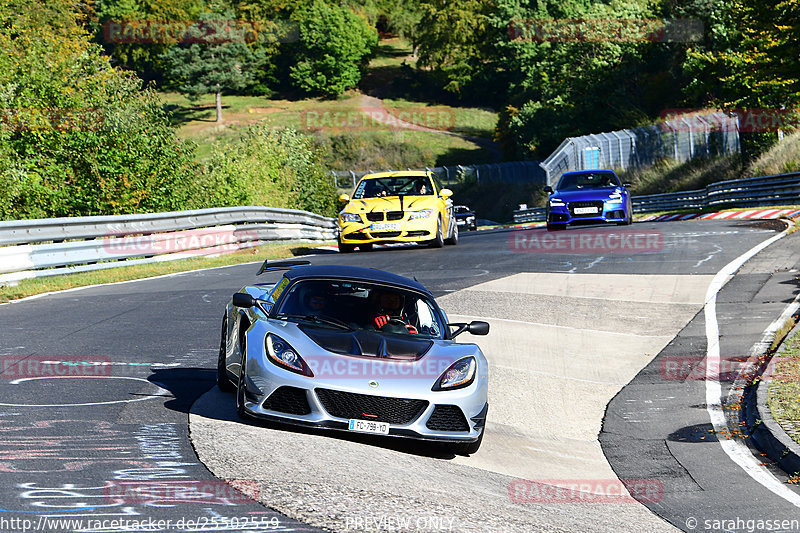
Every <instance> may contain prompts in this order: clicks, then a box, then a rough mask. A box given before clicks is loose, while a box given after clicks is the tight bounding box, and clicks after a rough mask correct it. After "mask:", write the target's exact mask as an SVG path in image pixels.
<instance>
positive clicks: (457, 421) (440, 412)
mask: <svg viewBox="0 0 800 533" xmlns="http://www.w3.org/2000/svg"><path fill="white" fill-rule="evenodd" d="M425 427H427V428H428V429H431V430H433V431H469V424H468V423H467V419H466V418H465V417H464V412H463V411H462V410H461V408H460V407H459V406H457V405H437V406H436V407H434V408H433V414H432V415H431V417H430V418H429V419H428V423H427V424H425Z"/></svg>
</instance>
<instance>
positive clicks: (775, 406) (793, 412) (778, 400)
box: [767, 335, 800, 443]
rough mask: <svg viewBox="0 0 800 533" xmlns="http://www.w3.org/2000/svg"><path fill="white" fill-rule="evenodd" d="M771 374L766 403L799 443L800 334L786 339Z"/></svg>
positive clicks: (776, 418)
mask: <svg viewBox="0 0 800 533" xmlns="http://www.w3.org/2000/svg"><path fill="white" fill-rule="evenodd" d="M773 374H774V375H773V377H772V382H771V383H770V386H769V397H768V400H767V405H768V406H769V410H770V412H771V413H772V416H773V418H775V420H776V421H777V422H778V423H779V424H780V425H781V427H782V428H783V429H784V430H785V431H786V433H787V434H789V436H791V437H792V439H794V441H795V442H797V443H800V380H799V379H798V377H800V335H795V336H794V337H792V338H790V339H789V340H788V341H786V343H785V346H784V350H783V352H782V353H781V355H780V359H779V360H778V362H777V363H776V364H775V367H774V371H773Z"/></svg>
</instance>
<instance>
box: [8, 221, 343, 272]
mask: <svg viewBox="0 0 800 533" xmlns="http://www.w3.org/2000/svg"><path fill="white" fill-rule="evenodd" d="M335 238H336V224H335V219H332V218H327V217H323V216H320V215H316V214H314V213H308V212H305V211H299V210H296V209H277V208H271V207H232V208H219V209H198V210H193V211H173V212H168V213H150V214H144V215H113V216H97V217H68V218H51V219H35V220H11V221H2V222H0V245H5V246H0V284H7V283H12V282H15V281H19V280H22V279H26V278H34V277H42V276H52V275H58V274H65V273H70V272H84V271H88V270H99V269H103V268H113V267H118V266H123V265H130V264H140V263H151V262H158V261H171V260H175V259H183V258H186V257H194V256H200V255H215V254H221V253H227V252H233V251H236V250H239V249H244V248H249V247H254V246H259V245H261V244H264V243H266V242H272V241H282V240H299V241H321V240H331V239H335Z"/></svg>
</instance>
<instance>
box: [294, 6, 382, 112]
mask: <svg viewBox="0 0 800 533" xmlns="http://www.w3.org/2000/svg"><path fill="white" fill-rule="evenodd" d="M292 19H293V20H294V21H296V22H297V23H298V25H299V30H300V31H299V33H300V40H299V41H298V43H297V44H296V46H295V47H294V48H293V50H292V51H293V52H294V53H295V54H296V58H297V61H296V64H295V65H294V66H292V67H291V69H290V77H291V79H292V81H293V83H294V84H295V86H296V87H298V88H300V89H302V90H303V91H306V92H308V93H317V94H324V95H328V96H333V95H339V94H342V93H343V92H344V91H346V90H347V89H350V88H353V87H355V86H356V85H358V82H359V81H360V80H361V71H362V69H363V68H364V67H365V66H366V63H367V60H368V59H369V57H370V56H371V55H372V54H373V52H374V50H375V48H376V47H377V46H378V33H377V32H376V31H375V29H374V28H372V27H370V25H369V24H368V23H367V21H366V20H364V19H363V18H361V17H359V16H358V15H356V14H355V13H353V12H352V11H350V10H349V9H347V8H346V7H341V6H337V5H328V4H326V3H325V2H324V1H323V0H314V1H313V2H311V3H310V4H309V5H307V6H304V7H301V8H300V9H298V10H297V11H295V12H294V13H293V14H292Z"/></svg>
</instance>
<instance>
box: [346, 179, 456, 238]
mask: <svg viewBox="0 0 800 533" xmlns="http://www.w3.org/2000/svg"><path fill="white" fill-rule="evenodd" d="M452 195H453V191H451V190H450V189H445V188H442V185H441V183H439V181H438V180H437V179H436V176H434V175H433V173H431V172H429V171H426V170H408V171H398V172H378V173H375V174H367V175H366V176H364V177H363V178H361V181H359V182H358V185H356V188H355V190H354V191H353V197H352V198H351V197H350V196H348V195H346V194H343V195H341V196H340V197H339V200H341V201H342V202H347V205H346V206H345V207H344V209H342V212H341V213H339V217H338V222H339V239H338V240H339V251H340V252H352V251H353V250H355V248H356V247H358V249H359V250H362V251H364V250H369V249H371V248H372V245H373V244H374V243H376V242H378V243H387V242H417V243H425V244H428V245H429V246H431V247H434V248H440V247H441V246H442V245H444V244H457V243H458V225H457V224H456V219H455V217H454V216H453V201H452V200H451V199H450V197H451V196H452Z"/></svg>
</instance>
